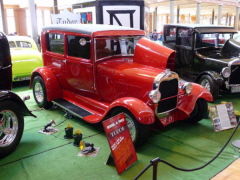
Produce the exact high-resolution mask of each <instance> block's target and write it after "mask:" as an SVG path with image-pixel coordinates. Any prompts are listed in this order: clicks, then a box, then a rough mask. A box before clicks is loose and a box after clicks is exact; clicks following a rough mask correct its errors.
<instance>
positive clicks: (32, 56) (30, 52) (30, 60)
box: [7, 36, 43, 82]
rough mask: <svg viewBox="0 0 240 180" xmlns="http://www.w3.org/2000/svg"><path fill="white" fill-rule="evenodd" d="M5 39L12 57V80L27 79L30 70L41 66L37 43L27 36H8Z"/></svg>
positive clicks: (40, 55)
mask: <svg viewBox="0 0 240 180" xmlns="http://www.w3.org/2000/svg"><path fill="white" fill-rule="evenodd" d="M7 39H8V42H9V46H10V52H11V57H12V81H13V82H14V81H23V80H29V79H30V76H31V73H32V71H33V70H34V69H36V68H37V67H41V66H43V61H42V54H41V53H40V51H39V50H38V47H37V44H36V43H35V41H34V40H33V39H32V38H30V37H27V36H8V37H7Z"/></svg>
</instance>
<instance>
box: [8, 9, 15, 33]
mask: <svg viewBox="0 0 240 180" xmlns="http://www.w3.org/2000/svg"><path fill="white" fill-rule="evenodd" d="M6 11H7V26H8V33H9V34H13V33H14V32H16V26H15V18H14V12H13V9H7V10H6Z"/></svg>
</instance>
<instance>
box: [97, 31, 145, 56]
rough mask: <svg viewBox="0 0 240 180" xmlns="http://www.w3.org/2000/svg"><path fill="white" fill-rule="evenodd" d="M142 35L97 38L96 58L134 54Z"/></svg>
mask: <svg viewBox="0 0 240 180" xmlns="http://www.w3.org/2000/svg"><path fill="white" fill-rule="evenodd" d="M140 38H142V37H141V36H134V37H133V36H132V37H131V36H126V37H115V38H96V44H95V45H96V47H95V48H96V58H97V59H101V58H105V57H110V56H133V54H134V50H135V47H136V44H137V42H138V40H139V39H140Z"/></svg>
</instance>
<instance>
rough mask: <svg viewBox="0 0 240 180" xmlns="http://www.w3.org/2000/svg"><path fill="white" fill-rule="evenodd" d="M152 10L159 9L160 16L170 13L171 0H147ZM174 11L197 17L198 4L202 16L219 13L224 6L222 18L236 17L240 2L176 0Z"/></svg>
mask: <svg viewBox="0 0 240 180" xmlns="http://www.w3.org/2000/svg"><path fill="white" fill-rule="evenodd" d="M145 2H147V3H148V5H149V6H150V7H151V8H156V7H158V14H162V13H163V14H165V13H169V12H170V0H145ZM173 3H174V11H175V13H177V9H178V8H179V9H180V14H188V15H189V14H190V15H195V14H196V10H197V3H200V9H201V15H211V14H212V12H213V10H214V13H215V15H217V13H218V8H219V5H222V16H225V15H227V14H228V15H229V16H230V15H235V13H236V8H237V7H240V0H201V1H200V0H174V1H173Z"/></svg>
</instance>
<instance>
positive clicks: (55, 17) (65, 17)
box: [51, 9, 81, 24]
mask: <svg viewBox="0 0 240 180" xmlns="http://www.w3.org/2000/svg"><path fill="white" fill-rule="evenodd" d="M51 18H52V23H53V24H80V22H81V17H80V15H79V14H74V13H71V12H70V11H68V10H67V9H65V10H64V11H62V12H61V13H60V14H51Z"/></svg>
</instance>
